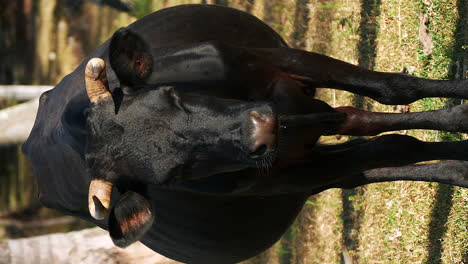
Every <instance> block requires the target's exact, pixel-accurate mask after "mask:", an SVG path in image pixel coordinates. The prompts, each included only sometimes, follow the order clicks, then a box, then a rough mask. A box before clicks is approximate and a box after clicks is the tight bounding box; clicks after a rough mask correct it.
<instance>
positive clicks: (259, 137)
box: [250, 111, 278, 159]
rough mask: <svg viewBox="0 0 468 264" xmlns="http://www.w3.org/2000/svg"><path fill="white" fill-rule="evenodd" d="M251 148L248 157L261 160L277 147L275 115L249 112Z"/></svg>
mask: <svg viewBox="0 0 468 264" xmlns="http://www.w3.org/2000/svg"><path fill="white" fill-rule="evenodd" d="M250 122H251V127H252V131H251V139H252V148H251V152H250V157H251V158H254V159H258V158H261V157H263V156H265V155H267V154H268V153H271V152H274V151H275V150H276V145H277V131H278V121H277V117H276V115H268V114H262V113H260V112H258V111H252V112H250Z"/></svg>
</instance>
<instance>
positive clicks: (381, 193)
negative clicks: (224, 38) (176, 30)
mask: <svg viewBox="0 0 468 264" xmlns="http://www.w3.org/2000/svg"><path fill="white" fill-rule="evenodd" d="M65 2H66V1H64V0H48V1H45V0H42V1H32V0H17V1H13V2H9V3H4V4H3V6H2V10H0V14H1V18H0V22H1V23H0V60H1V61H2V63H0V83H1V84H52V85H53V84H55V83H57V82H58V81H59V80H60V79H61V78H63V76H64V75H66V74H68V73H69V72H71V71H72V70H73V69H74V68H75V67H76V66H77V65H78V64H79V63H80V62H81V61H82V59H83V58H84V57H85V56H86V54H88V53H90V52H91V51H92V50H94V49H95V48H96V47H97V46H98V45H99V44H100V43H102V42H104V41H105V40H106V39H107V38H109V37H110V36H111V35H112V33H113V31H114V30H115V29H117V28H119V27H121V26H125V25H127V24H128V23H131V22H133V21H134V20H135V19H136V18H139V17H142V16H144V15H145V14H148V13H149V12H151V11H154V10H158V9H161V8H164V7H169V6H174V5H178V4H186V3H201V2H203V3H208V4H213V3H214V2H216V3H217V4H222V5H228V6H231V7H234V8H238V9H241V10H244V11H247V12H249V13H252V14H254V15H255V16H257V17H259V18H260V19H262V20H263V21H265V22H267V23H268V24H269V25H270V26H272V27H273V28H274V29H275V30H276V31H278V32H279V33H280V34H281V35H282V36H283V37H284V38H285V39H286V41H287V42H288V43H289V44H290V45H291V46H293V47H297V48H302V49H306V50H309V51H314V52H318V53H322V54H326V55H328V56H332V57H334V58H337V59H341V60H344V61H347V62H350V63H353V64H357V65H360V66H362V67H365V68H368V69H374V70H378V71H392V72H406V73H409V74H413V75H416V76H420V77H426V78H434V79H449V78H464V77H466V70H467V64H468V61H467V60H468V1H467V0H445V1H442V0H412V1H402V0H283V1H280V0H232V1H227V0H225V1H222V0H218V1H208V0H205V1H182V0H178V1H177V0H165V1H164V0H138V1H136V4H135V8H134V9H133V10H132V11H131V12H130V13H124V12H118V11H116V10H114V9H111V8H109V7H100V6H97V5H95V4H94V3H91V2H86V1H85V2H82V6H75V7H73V8H70V7H69V6H66V3H65ZM78 2H81V1H76V3H78ZM80 7H81V11H80V9H79V8H80ZM424 16H425V17H426V18H425V17H424ZM207 23H216V21H207ZM422 42H425V43H426V44H425V45H422V44H421V43H422ZM431 42H432V49H431ZM424 50H426V52H425V51H424ZM428 51H430V53H428ZM318 96H319V98H321V99H322V100H325V101H327V102H328V103H329V104H330V105H332V106H341V105H354V106H358V107H361V108H364V109H367V110H373V111H386V112H406V111H422V110H430V109H437V108H441V107H447V106H451V105H455V104H460V103H464V102H463V100H448V99H434V98H431V99H424V100H420V101H418V102H416V103H414V104H412V105H410V106H385V105H381V104H379V103H377V102H375V101H373V100H371V99H368V98H363V97H359V96H354V95H351V94H349V93H347V92H342V91H333V90H327V89H321V90H320V91H319V93H318ZM15 103H17V102H15V101H5V100H3V101H2V100H0V107H5V106H8V105H12V104H15ZM400 133H405V134H409V135H413V136H415V137H417V138H419V139H422V140H426V141H440V140H460V139H466V138H467V136H466V135H465V134H453V133H442V132H437V131H425V132H422V131H400ZM322 140H323V141H324V142H326V143H334V142H341V141H344V140H347V138H346V137H340V138H337V137H326V138H324V139H322ZM17 152H18V146H3V147H2V149H1V152H0V184H1V186H0V240H1V239H2V237H3V238H8V237H23V236H30V235H37V234H41V233H45V232H56V231H68V230H74V229H80V228H84V227H88V226H89V225H88V224H86V223H83V222H81V221H78V220H75V219H73V218H63V217H61V216H59V214H57V213H53V212H51V211H50V210H47V209H44V208H42V207H40V205H38V204H37V202H36V201H35V199H34V194H33V191H34V185H33V181H34V180H33V178H32V176H31V169H30V165H29V164H28V162H27V160H26V159H25V158H24V157H23V156H22V155H21V154H17ZM278 214H281V212H278ZM44 219H48V221H52V222H51V224H50V225H45V226H43V225H42V224H41V223H43V222H44ZM57 219H59V220H61V221H58V222H57V221H56V220H57ZM34 221H36V222H34ZM54 221H55V222H54ZM46 222H47V221H46ZM25 223H29V224H25ZM31 223H36V224H37V225H32V224H31ZM239 224H240V225H241V224H242V223H239ZM28 226H29V227H30V228H28ZM467 226H468V190H467V189H461V188H457V187H451V186H447V185H441V184H435V183H421V182H396V183H379V184H372V185H368V186H364V187H361V188H357V189H353V190H338V189H335V190H328V191H325V192H322V193H320V194H318V195H315V196H313V197H311V198H310V199H309V201H308V202H307V204H306V205H305V207H304V209H303V211H302V213H301V215H300V216H299V217H298V218H297V220H296V222H295V223H294V225H293V226H292V227H291V228H290V230H289V231H288V232H287V233H286V234H285V235H284V237H283V239H282V240H281V241H279V242H278V243H277V244H276V245H275V246H274V247H273V248H272V249H270V250H268V251H267V252H265V253H263V254H261V255H260V256H257V257H255V258H253V259H251V260H248V261H245V263H246V264H247V263H248V264H263V263H268V264H288V263H291V264H293V263H294V264H296V263H297V264H299V263H301V264H312V263H343V262H344V258H351V259H352V261H353V263H468V230H467V228H468V227H467Z"/></svg>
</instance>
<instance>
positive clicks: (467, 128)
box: [328, 105, 468, 136]
mask: <svg viewBox="0 0 468 264" xmlns="http://www.w3.org/2000/svg"><path fill="white" fill-rule="evenodd" d="M335 110H336V111H338V112H342V113H346V119H345V121H344V122H343V123H342V124H341V126H340V127H339V128H338V129H337V130H336V131H330V133H328V134H330V135H331V134H340V135H353V136H371V135H377V134H379V133H382V132H386V131H396V130H406V129H432V130H441V131H448V132H464V133H467V132H468V122H466V120H468V105H458V106H455V107H451V108H446V109H440V110H434V111H425V112H417V113H377V112H369V111H363V110H359V109H356V108H353V107H338V108H335Z"/></svg>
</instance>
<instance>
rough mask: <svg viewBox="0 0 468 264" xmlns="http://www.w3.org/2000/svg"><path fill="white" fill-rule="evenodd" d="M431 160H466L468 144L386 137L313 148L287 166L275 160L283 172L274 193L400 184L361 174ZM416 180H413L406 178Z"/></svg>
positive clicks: (454, 182) (458, 183) (460, 183)
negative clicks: (387, 183) (353, 184)
mask: <svg viewBox="0 0 468 264" xmlns="http://www.w3.org/2000/svg"><path fill="white" fill-rule="evenodd" d="M430 160H468V141H457V142H422V141H419V140H417V139H415V138H413V137H410V136H403V135H385V136H381V137H376V138H373V139H369V140H365V139H357V140H352V141H350V142H347V143H344V144H339V145H325V146H316V147H315V148H314V150H313V152H312V153H311V154H310V155H308V156H307V157H306V158H303V159H301V160H299V159H298V160H295V161H288V162H287V163H283V162H282V161H281V160H278V163H279V165H280V167H281V166H282V168H281V169H280V170H279V171H278V172H277V173H278V176H276V177H277V179H276V182H277V183H278V185H279V186H278V187H277V188H276V189H277V190H279V191H280V192H287V191H290V192H291V191H304V190H306V189H308V190H309V191H313V190H320V189H327V188H333V187H345V186H351V187H352V184H350V183H353V182H354V180H355V182H356V184H357V185H356V186H359V185H363V184H367V183H371V182H377V181H379V180H380V181H391V180H401V179H403V178H402V177H395V178H392V176H391V175H389V176H388V177H385V178H382V177H381V178H378V177H377V176H375V177H373V178H372V179H370V178H369V179H367V178H363V176H362V173H363V172H365V171H369V170H373V169H378V168H386V167H397V166H398V167H399V166H407V165H411V164H414V163H417V162H422V161H430ZM359 175H361V176H359ZM369 175H370V174H369ZM369 177H370V176H369ZM421 177H422V176H421ZM363 179H364V180H363ZM417 179H418V178H416V176H415V178H412V179H411V178H408V180H417ZM431 179H432V178H431ZM431 179H429V180H431ZM436 181H437V180H436ZM451 181H452V183H453V184H454V185H458V186H465V185H466V182H464V181H466V179H465V180H464V181H463V179H462V181H460V180H459V181H458V182H456V181H453V180H451Z"/></svg>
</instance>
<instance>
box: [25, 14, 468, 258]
mask: <svg viewBox="0 0 468 264" xmlns="http://www.w3.org/2000/svg"><path fill="white" fill-rule="evenodd" d="M91 58H94V59H91ZM98 58H101V59H98ZM106 65H107V67H106ZM85 87H86V89H85ZM316 87H332V88H336V89H342V90H347V91H351V92H354V93H357V94H361V95H365V96H369V97H371V98H373V99H375V100H377V101H379V102H382V103H385V104H407V103H410V102H412V101H415V100H417V99H420V98H423V97H428V96H431V97H432V96H441V97H455V98H464V99H468V81H466V80H463V81H436V80H426V79H421V78H417V77H412V76H407V75H403V74H396V73H382V72H373V71H369V70H366V69H362V68H359V67H357V66H353V65H350V64H348V63H345V62H342V61H338V60H335V59H332V58H329V57H326V56H323V55H320V54H316V53H312V52H307V51H303V50H297V49H292V48H289V47H288V46H287V45H286V43H285V42H284V41H283V40H282V39H281V37H280V36H279V35H278V34H276V33H275V32H274V31H273V30H272V29H271V28H269V27H268V26H267V25H265V24H264V23H262V22H261V21H260V20H258V19H257V18H255V17H253V16H251V15H249V14H247V13H243V12H241V11H238V10H235V9H230V8H226V7H219V6H209V5H184V6H178V7H174V8H169V9H164V10H161V11H158V12H156V13H153V14H151V15H149V16H147V17H145V18H143V19H141V20H139V21H137V22H135V23H133V24H132V25H130V26H128V27H127V28H123V29H120V30H118V31H117V32H116V33H115V34H114V36H113V37H112V39H111V40H110V41H107V42H106V43H104V44H103V45H102V46H100V47H99V48H98V49H97V50H96V51H95V52H94V53H93V54H91V55H90V56H89V57H88V58H87V59H86V60H85V61H84V62H83V63H82V65H80V66H79V67H78V68H77V69H76V70H75V71H74V72H73V73H71V74H70V75H68V76H67V77H65V78H64V79H63V80H62V81H61V82H60V83H59V84H58V85H57V86H56V87H55V88H54V89H53V90H51V91H49V92H46V93H44V94H43V95H42V96H41V99H40V107H39V112H38V116H37V119H36V123H35V125H34V128H33V130H32V132H31V135H30V137H29V139H28V140H27V142H26V143H25V144H24V145H23V151H24V152H25V153H26V155H27V156H28V157H29V158H30V160H31V161H32V163H33V166H34V172H35V175H36V178H37V182H38V185H39V199H40V200H41V202H42V203H44V204H45V205H46V206H48V207H51V208H54V209H57V210H59V211H61V212H64V213H66V214H70V215H76V216H79V217H81V218H84V219H86V220H89V221H92V222H94V223H96V224H97V225H99V226H101V227H102V228H105V229H107V230H109V232H110V235H111V237H112V239H113V241H114V242H115V244H117V245H118V246H121V247H125V246H127V245H129V244H131V243H133V242H134V241H136V240H141V241H142V242H143V243H144V244H146V245H147V246H149V247H150V248H152V249H153V250H155V251H157V252H159V253H161V254H163V255H166V256H168V257H170V258H173V259H175V260H178V261H182V262H189V263H235V262H238V261H241V260H244V259H246V258H249V257H251V256H254V255H256V254H258V253H260V252H261V251H263V250H265V249H267V248H269V247H270V246H271V245H272V244H273V243H275V242H276V241H277V240H278V239H279V238H280V236H281V235H282V234H283V233H284V232H285V230H286V229H287V228H288V226H289V225H290V224H291V223H292V221H293V220H294V218H295V217H296V215H297V214H298V212H299V211H300V209H301V208H302V206H303V204H304V202H305V200H306V199H307V197H309V196H310V195H313V194H316V193H318V192H321V191H323V190H325V189H329V188H353V187H356V186H360V185H364V184H368V183H373V182H381V181H393V180H420V181H435V182H443V183H448V184H453V185H458V186H463V187H468V177H467V175H468V165H467V162H464V161H463V160H467V159H468V142H467V141H460V142H440V143H425V142H421V141H419V140H416V139H414V138H412V137H409V136H402V135H386V136H381V137H376V138H373V139H369V140H364V139H360V140H352V141H349V142H347V143H344V144H339V145H319V144H316V141H317V139H318V138H319V137H320V136H321V135H331V134H347V135H375V134H377V133H380V132H382V131H391V130H400V129H414V128H424V129H439V130H446V131H464V132H467V131H468V125H466V124H467V122H465V120H466V118H467V113H468V108H467V107H466V105H461V106H457V107H454V108H451V109H445V110H438V111H432V112H428V113H409V114H384V113H371V112H365V111H361V110H357V109H354V108H350V107H343V108H336V109H334V108H332V107H330V106H328V105H327V104H326V103H324V102H321V101H319V100H316V99H314V98H313V95H314V91H315V88H316ZM436 159H440V160H458V161H448V162H440V163H434V164H426V165H411V164H413V163H416V162H419V161H426V160H436ZM406 165H408V166H406ZM88 187H89V194H88ZM112 190H113V191H112ZM88 198H89V210H88V203H87V201H88ZM103 218H104V219H103ZM101 219H103V220H101Z"/></svg>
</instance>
